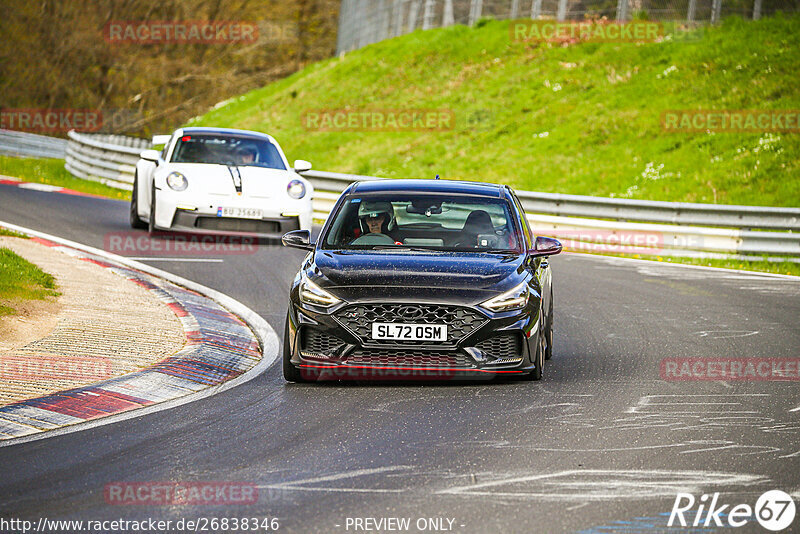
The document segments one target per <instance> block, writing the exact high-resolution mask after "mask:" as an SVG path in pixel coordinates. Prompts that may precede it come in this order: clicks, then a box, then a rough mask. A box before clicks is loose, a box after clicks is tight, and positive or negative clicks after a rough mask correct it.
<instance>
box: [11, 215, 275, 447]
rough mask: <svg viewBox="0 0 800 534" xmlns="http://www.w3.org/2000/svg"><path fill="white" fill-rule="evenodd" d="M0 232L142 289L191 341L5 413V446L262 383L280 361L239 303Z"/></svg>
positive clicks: (261, 327)
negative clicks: (128, 369) (147, 362)
mask: <svg viewBox="0 0 800 534" xmlns="http://www.w3.org/2000/svg"><path fill="white" fill-rule="evenodd" d="M0 226H2V227H5V228H8V229H9V230H13V231H16V232H19V233H22V234H26V235H29V236H31V237H32V238H34V239H35V240H36V241H38V242H40V243H43V244H45V245H48V246H52V247H54V248H56V249H58V250H60V251H62V252H64V253H66V254H69V255H72V256H75V257H78V258H80V259H83V260H85V261H91V262H94V263H96V264H98V265H101V266H102V267H105V268H108V269H111V270H112V271H114V272H115V273H117V274H119V275H121V276H123V277H125V278H127V279H129V280H131V281H132V282H134V283H137V284H139V285H141V286H143V287H145V288H146V289H148V290H149V291H151V292H152V293H153V294H154V296H156V297H157V298H159V299H160V300H162V301H163V302H165V303H166V304H167V306H169V307H170V308H171V309H172V310H173V312H174V313H175V314H176V315H177V316H178V317H179V319H180V321H181V324H182V325H183V328H184V331H185V333H186V338H187V342H186V345H185V346H184V348H183V349H181V350H180V351H179V352H178V353H176V354H174V355H172V356H170V357H168V358H166V359H164V360H162V361H161V362H158V363H156V364H154V365H152V366H150V367H149V368H147V369H144V370H141V371H137V372H134V373H130V374H127V375H124V376H121V377H116V378H112V379H109V380H106V381H103V382H99V383H96V384H92V385H90V386H85V387H80V388H76V389H71V390H67V391H61V392H58V393H53V394H51V395H46V396H44V397H40V398H36V399H28V400H24V401H19V402H15V403H12V404H9V405H6V406H3V407H0V446H6V445H11V444H16V443H20V442H24V441H31V440H33V439H39V438H43V437H50V436H52V435H57V434H62V433H66V432H74V431H78V430H83V429H86V428H91V427H94V426H98V425H101V424H108V423H112V422H116V421H119V420H123V419H128V418H132V417H139V416H141V415H144V414H145V413H151V412H154V411H160V410H164V409H168V408H171V407H174V406H178V405H181V404H185V403H187V402H191V401H194V400H199V399H200V398H205V397H208V396H210V395H214V394H216V393H219V392H221V391H225V390H227V389H230V388H231V387H235V386H237V385H239V384H242V383H244V382H247V381H249V380H251V379H253V378H255V377H256V376H257V375H258V374H260V373H261V372H263V371H264V370H265V369H266V368H267V367H268V366H269V365H271V364H272V363H273V362H274V361H275V360H277V356H278V336H277V334H276V333H275V331H274V330H273V329H272V327H270V326H269V324H267V322H266V321H265V320H264V319H263V318H261V317H260V316H259V315H258V314H256V313H255V312H253V311H252V310H250V309H249V308H247V307H246V306H244V305H243V304H241V303H239V302H238V301H236V300H234V299H232V298H230V297H228V296H227V295H224V294H222V293H219V292H217V291H215V290H213V289H210V288H207V287H204V286H202V285H200V284H197V283H195V282H192V281H190V280H186V279H183V278H181V277H179V276H176V275H174V274H171V273H167V272H164V271H162V270H160V269H157V268H155V267H151V266H149V265H145V264H142V263H139V262H136V261H133V260H129V259H127V258H123V257H121V256H116V255H115V254H111V253H108V252H105V251H102V250H99V249H95V248H93V247H88V246H85V245H81V244H79V243H74V242H71V241H68V240H65V239H61V238H58V237H55V236H51V235H47V234H44V233H41V232H36V231H34V230H30V229H28V228H23V227H20V226H16V225H13V224H9V223H5V222H2V221H0Z"/></svg>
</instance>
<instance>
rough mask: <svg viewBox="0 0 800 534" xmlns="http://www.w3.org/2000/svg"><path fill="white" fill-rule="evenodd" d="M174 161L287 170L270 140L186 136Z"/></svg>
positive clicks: (179, 142)
mask: <svg viewBox="0 0 800 534" xmlns="http://www.w3.org/2000/svg"><path fill="white" fill-rule="evenodd" d="M172 161H173V162H174V163H218V164H220V165H236V166H254V167H266V168H269V169H280V170H285V169H286V165H284V163H283V159H282V158H281V155H280V153H279V152H278V149H277V148H276V147H275V145H274V144H272V143H271V142H270V141H269V140H268V139H259V138H257V137H240V136H229V135H195V134H187V135H184V136H182V137H181V138H180V139H178V142H177V144H176V145H175V150H174V151H173V152H172Z"/></svg>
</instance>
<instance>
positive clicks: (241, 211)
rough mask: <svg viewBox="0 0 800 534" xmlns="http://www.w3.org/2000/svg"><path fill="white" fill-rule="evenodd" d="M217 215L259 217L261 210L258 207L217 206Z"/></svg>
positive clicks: (245, 217) (240, 217)
mask: <svg viewBox="0 0 800 534" xmlns="http://www.w3.org/2000/svg"><path fill="white" fill-rule="evenodd" d="M217 217H235V218H237V219H260V218H261V210H260V209H258V208H225V207H219V208H217Z"/></svg>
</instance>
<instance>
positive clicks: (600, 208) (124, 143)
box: [65, 132, 800, 258]
mask: <svg viewBox="0 0 800 534" xmlns="http://www.w3.org/2000/svg"><path fill="white" fill-rule="evenodd" d="M147 148H151V143H150V141H149V140H147V139H138V138H132V137H125V136H111V135H100V134H79V133H76V132H70V133H69V145H68V147H67V150H66V163H65V167H66V168H67V170H68V171H69V172H71V173H72V174H74V175H75V176H78V177H80V178H88V179H93V180H99V181H103V182H105V183H108V184H109V185H113V186H116V187H122V188H125V189H130V188H131V184H132V183H133V173H134V169H135V165H136V161H137V160H138V159H139V153H140V152H141V151H142V150H144V149H147ZM302 174H303V176H305V177H306V178H308V179H309V180H311V182H312V184H313V185H314V189H315V193H314V216H315V218H317V219H325V218H326V217H327V216H328V214H329V213H330V210H331V208H332V207H333V204H334V202H335V201H336V199H337V198H338V197H339V194H340V193H341V192H342V191H343V190H344V189H345V188H346V187H347V186H348V185H349V184H351V183H352V182H354V181H358V180H381V179H385V178H377V177H374V176H361V175H357V174H343V173H334V172H325V171H317V170H311V171H306V172H303V173H302ZM517 194H518V196H519V197H520V200H521V201H522V203H523V206H524V208H525V210H526V212H527V213H528V219H529V220H530V222H531V224H532V225H533V227H534V229H535V230H536V232H537V233H538V234H540V235H550V236H554V237H558V238H560V239H562V240H564V241H565V243H566V244H567V248H572V249H574V250H575V249H577V250H592V251H599V252H602V251H620V250H621V249H622V250H623V251H624V250H629V249H630V246H629V245H631V244H632V246H633V248H634V249H636V250H641V253H648V252H647V251H648V250H649V251H652V253H653V254H662V255H697V253H698V252H699V253H713V254H728V255H730V254H734V255H770V256H793V257H797V258H800V208H775V207H761V206H730V205H717V204H691V203H685V202H656V201H647V200H631V199H615V198H603V197H589V196H578V195H562V194H554V193H538V192H531V191H518V192H517ZM640 245H641V246H640Z"/></svg>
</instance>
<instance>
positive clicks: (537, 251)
mask: <svg viewBox="0 0 800 534" xmlns="http://www.w3.org/2000/svg"><path fill="white" fill-rule="evenodd" d="M559 252H561V241H559V240H558V239H553V238H552V237H537V238H536V244H535V245H534V246H533V248H532V249H531V250H529V251H528V256H531V257H536V256H552V255H553V254H558V253H559Z"/></svg>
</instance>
